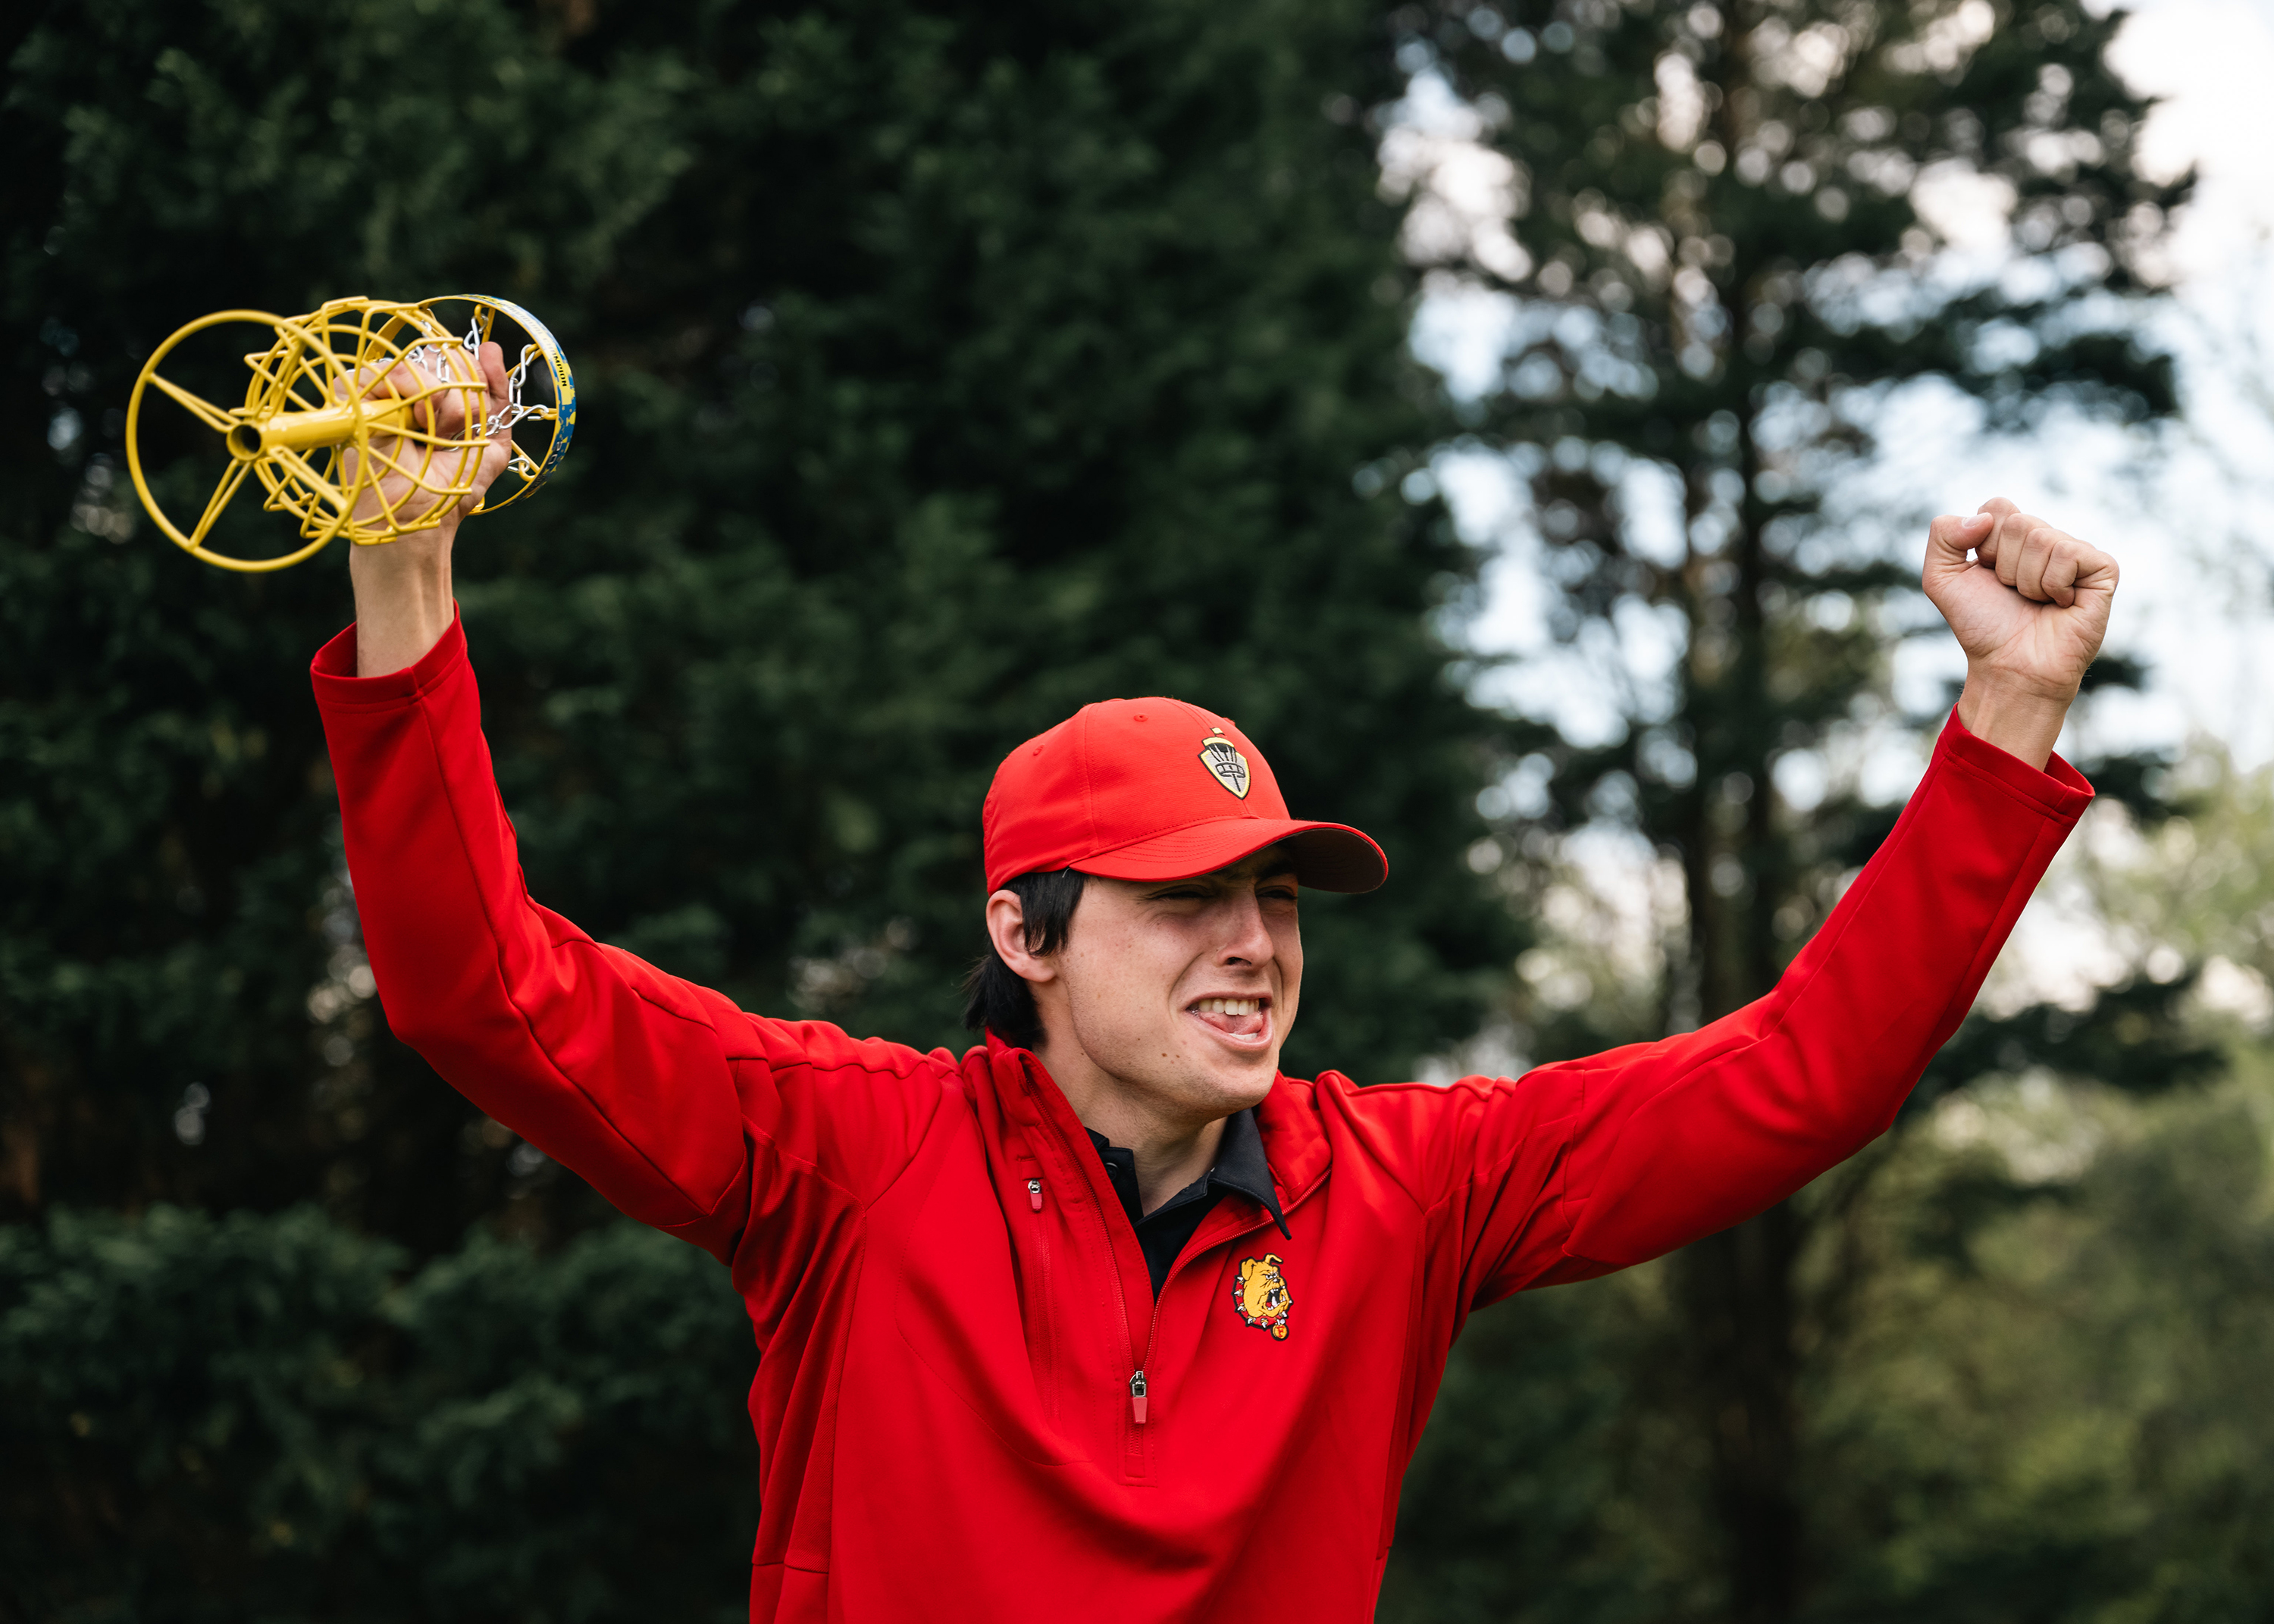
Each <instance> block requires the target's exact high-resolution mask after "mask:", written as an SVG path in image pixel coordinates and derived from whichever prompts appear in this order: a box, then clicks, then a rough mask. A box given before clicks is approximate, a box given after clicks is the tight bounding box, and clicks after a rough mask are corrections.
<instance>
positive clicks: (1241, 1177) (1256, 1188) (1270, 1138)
mask: <svg viewBox="0 0 2274 1624" xmlns="http://www.w3.org/2000/svg"><path fill="white" fill-rule="evenodd" d="M985 1053H986V1061H987V1064H986V1066H985V1068H984V1070H985V1071H986V1073H987V1076H988V1079H989V1080H990V1082H992V1083H993V1085H994V1087H995V1094H996V1098H997V1099H998V1101H1001V1103H1002V1108H1003V1109H1004V1110H1005V1112H1006V1114H1008V1115H1009V1116H1012V1117H1013V1118H1015V1119H1017V1120H1019V1121H1020V1122H1023V1123H1027V1124H1030V1125H1032V1126H1035V1127H1039V1126H1041V1125H1042V1116H1043V1114H1044V1113H1047V1114H1049V1115H1051V1116H1061V1117H1062V1119H1063V1120H1062V1124H1061V1125H1062V1126H1063V1127H1065V1129H1067V1130H1069V1131H1071V1132H1074V1133H1076V1134H1077V1135H1081V1136H1086V1135H1087V1134H1088V1129H1087V1128H1086V1127H1084V1126H1083V1125H1082V1124H1081V1121H1080V1119H1079V1118H1077V1117H1076V1116H1074V1114H1073V1107H1072V1106H1071V1105H1069V1104H1068V1103H1067V1102H1066V1097H1065V1094H1063V1093H1061V1092H1060V1091H1059V1089H1058V1083H1057V1082H1056V1081H1055V1080H1054V1079H1052V1078H1051V1076H1050V1071H1049V1068H1047V1067H1046V1066H1044V1065H1043V1063H1042V1060H1041V1058H1040V1057H1039V1056H1036V1055H1035V1054H1034V1053H1033V1051H1031V1050H1029V1049H1017V1048H1013V1046H1012V1045H1010V1044H1008V1043H1005V1041H1003V1040H1002V1039H1000V1038H998V1037H997V1036H996V1035H995V1034H993V1033H991V1032H990V1033H989V1034H987V1045H986V1051H985ZM979 1056H980V1051H979V1050H978V1049H973V1050H972V1051H971V1053H970V1056H969V1058H970V1059H973V1060H976V1059H978V1058H979ZM967 1069H968V1070H978V1069H979V1068H975V1067H971V1068H967ZM1028 1079H1033V1084H1034V1086H1033V1087H1032V1088H1031V1089H1030V1088H1028V1086H1027V1085H1028ZM1224 1128H1225V1132H1224V1146H1223V1147H1222V1148H1220V1149H1219V1150H1218V1151H1217V1152H1216V1176H1217V1179H1218V1182H1220V1183H1224V1184H1230V1185H1231V1187H1232V1188H1234V1189H1236V1190H1239V1192H1241V1193H1242V1194H1244V1195H1247V1196H1250V1197H1252V1198H1254V1200H1255V1201H1256V1203H1257V1204H1258V1205H1259V1206H1261V1207H1262V1208H1263V1209H1264V1210H1265V1211H1266V1212H1268V1213H1269V1214H1271V1216H1272V1219H1273V1221H1274V1222H1276V1223H1277V1224H1278V1225H1279V1227H1280V1228H1281V1229H1282V1230H1284V1229H1285V1228H1286V1225H1287V1219H1286V1213H1287V1211H1288V1209H1289V1208H1291V1207H1294V1206H1296V1205H1297V1204H1298V1203H1299V1202H1300V1201H1302V1200H1304V1199H1306V1198H1307V1197H1308V1196H1309V1195H1310V1194H1311V1192H1313V1191H1314V1190H1315V1189H1316V1188H1317V1187H1318V1186H1319V1184H1321V1183H1322V1182H1323V1181H1324V1180H1325V1178H1326V1176H1327V1169H1328V1167H1329V1163H1330V1162H1332V1161H1333V1155H1332V1153H1331V1152H1330V1151H1329V1148H1328V1144H1327V1136H1326V1134H1325V1132H1323V1131H1322V1130H1321V1127H1320V1125H1319V1117H1318V1112H1317V1111H1316V1109H1314V1106H1313V1104H1312V1085H1311V1084H1309V1083H1307V1082H1299V1081H1298V1080H1296V1079H1292V1078H1290V1077H1288V1076H1287V1075H1286V1074H1285V1073H1284V1072H1282V1073H1280V1074H1279V1075H1278V1076H1276V1077H1275V1078H1273V1079H1271V1092H1270V1093H1269V1094H1267V1095H1265V1096H1264V1099H1263V1102H1262V1103H1261V1105H1258V1106H1256V1107H1255V1108H1254V1109H1252V1110H1246V1111H1241V1112H1239V1113H1238V1114H1237V1115H1235V1116H1231V1117H1229V1118H1227V1119H1226V1121H1225V1124H1224ZM1081 1142H1082V1140H1081V1138H1079V1137H1078V1138H1077V1139H1075V1143H1077V1144H1079V1143H1081ZM1235 1155H1237V1158H1238V1161H1237V1164H1236V1165H1235V1164H1234V1157H1235ZM1266 1192H1269V1193H1268V1194H1267V1193H1266Z"/></svg>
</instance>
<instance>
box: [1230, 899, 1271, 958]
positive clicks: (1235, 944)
mask: <svg viewBox="0 0 2274 1624" xmlns="http://www.w3.org/2000/svg"><path fill="white" fill-rule="evenodd" d="M1273 951H1274V949H1273V946H1272V942H1271V930H1270V928H1269V926H1268V925H1266V924H1265V923H1264V922H1263V904H1262V903H1261V901H1260V900H1259V899H1258V898H1257V897H1256V895H1255V893H1254V891H1246V892H1243V893H1242V894H1240V895H1239V896H1235V897H1230V898H1226V899H1225V901H1224V937H1223V940H1222V944H1221V945H1219V946H1218V947H1217V949H1216V959H1217V961H1218V962H1219V963H1222V964H1250V965H1261V964H1269V962H1270V961H1271V956H1272V953H1273Z"/></svg>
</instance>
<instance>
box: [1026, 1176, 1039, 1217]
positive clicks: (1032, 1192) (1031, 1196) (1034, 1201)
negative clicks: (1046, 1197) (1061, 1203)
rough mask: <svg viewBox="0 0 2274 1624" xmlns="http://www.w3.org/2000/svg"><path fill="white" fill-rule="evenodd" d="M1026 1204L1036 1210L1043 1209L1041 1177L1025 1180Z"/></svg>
mask: <svg viewBox="0 0 2274 1624" xmlns="http://www.w3.org/2000/svg"><path fill="white" fill-rule="evenodd" d="M1027 1205H1028V1206H1029V1207H1033V1208H1034V1209H1035V1211H1036V1212H1041V1211H1042V1210H1043V1181H1042V1180H1041V1179H1039V1178H1030V1179H1028V1181H1027Z"/></svg>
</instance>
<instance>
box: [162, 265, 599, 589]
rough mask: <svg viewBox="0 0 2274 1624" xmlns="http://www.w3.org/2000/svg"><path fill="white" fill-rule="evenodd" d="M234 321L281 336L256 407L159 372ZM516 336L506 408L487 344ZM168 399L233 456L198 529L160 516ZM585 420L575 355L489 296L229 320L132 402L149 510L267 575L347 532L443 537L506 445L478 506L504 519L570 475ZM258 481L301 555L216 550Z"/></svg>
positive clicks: (204, 554) (191, 538) (212, 321)
mask: <svg viewBox="0 0 2274 1624" xmlns="http://www.w3.org/2000/svg"><path fill="white" fill-rule="evenodd" d="M232 323H235V324H242V325H246V326H251V327H257V328H260V329H263V330H264V331H265V333H266V335H267V345H266V348H264V349H260V350H252V351H251V352H250V353H248V354H246V355H245V357H244V360H245V365H246V366H247V367H248V368H249V369H250V370H251V372H252V377H251V380H249V381H248V382H247V384H246V386H245V399H244V401H243V402H241V403H240V404H237V405H235V406H227V407H224V406H219V405H215V404H214V403H213V402H210V401H207V400H205V399H203V398H201V397H200V395H196V394H195V393H193V392H192V391H191V390H190V389H188V388H185V387H183V386H182V385H181V384H179V383H177V382H176V381H174V380H172V379H170V378H169V377H167V376H166V375H165V374H164V373H163V372H161V371H160V370H159V368H160V365H161V364H162V363H163V362H165V361H166V360H167V359H168V358H169V357H172V356H175V355H176V354H177V351H179V350H180V348H181V346H182V345H183V343H184V341H186V340H189V339H192V337H193V336H194V335H198V334H200V333H205V332H208V331H211V330H215V329H221V328H225V327H228V326H230V324H232ZM516 333H517V334H518V335H519V336H520V338H521V341H522V342H521V348H520V354H519V358H518V359H517V360H516V361H515V362H514V363H513V364H512V365H511V366H510V367H509V368H508V373H507V394H506V397H505V398H504V399H503V400H502V401H499V402H493V400H492V397H491V393H490V389H489V386H488V384H487V383H486V381H485V380H484V377H483V374H482V371H481V366H480V352H481V348H482V345H483V344H485V343H486V342H501V343H502V342H507V341H508V340H509V339H510V338H511V337H512V336H513V335H515V334H516ZM493 335H495V337H494V338H493ZM508 353H510V350H509V349H508ZM532 369H534V371H535V376H534V377H533V378H532V376H531V372H532ZM152 391H155V392H156V393H157V394H159V395H163V396H164V397H166V398H167V399H168V400H170V401H172V402H174V403H175V404H176V405H177V406H178V407H180V408H181V409H182V410H184V411H186V412H187V413H189V415H190V416H191V417H192V418H194V419H195V420H196V421H197V423H198V424H200V425H202V426H204V427H205V428H207V429H208V430H210V431H212V432H213V433H214V434H215V436H217V437H218V438H219V440H220V449H221V450H222V452H223V453H225V455H226V458H227V461H226V464H225V466H224V467H223V469H222V473H221V477H220V480H219V482H218V483H217V484H216V485H215V486H214V487H213V491H212V493H211V495H209V496H208V497H207V499H206V503H205V507H204V509H203V511H202V512H200V514H199V515H198V517H197V520H196V522H195V523H192V525H191V526H190V527H189V529H187V530H184V529H183V528H181V526H179V525H178V524H177V523H175V522H174V521H173V519H171V518H170V517H169V516H168V515H167V514H166V512H165V511H164V509H163V508H162V507H161V506H160V504H159V501H158V499H157V497H156V495H155V494H154V492H152V490H151V488H150V482H149V479H148V478H147V476H146V472H145V470H144V466H143V456H142V436H143V433H144V431H145V427H146V425H145V423H144V419H143V406H144V403H145V402H146V401H147V399H148V397H149V395H150V393H151V392H152ZM524 395H529V396H533V397H534V398H527V399H525V398H524ZM575 432H576V379H575V376H574V375H573V374H572V373H571V372H570V371H569V362H568V358H567V357H565V356H564V355H562V353H561V345H560V343H559V342H558V341H557V340H555V339H554V338H553V335H552V333H551V332H550V331H549V330H547V329H546V327H545V325H544V323H542V322H540V321H539V320H537V318H536V317H534V316H532V315H531V314H530V313H529V312H527V311H525V310H523V309H522V308H521V306H519V305H515V304H512V303H510V302H509V301H508V300H505V299H499V298H493V297H488V296H486V295H478V294H454V295H448V296H445V297H441V298H434V299H425V300H420V301H418V302H417V303H401V302H396V301H391V300H387V299H368V298H343V299H334V300H332V301H331V302H330V303H328V304H327V305H324V306H323V307H322V308H321V309H320V310H317V311H314V312H311V313H310V314H308V315H305V316H275V315H271V314H269V313H268V312H265V311H253V310H225V311H220V312H215V314H213V315H210V316H201V317H200V318H199V319H198V320H195V321H192V322H190V323H189V324H188V325H186V326H185V327H182V328H181V329H180V330H178V331H177V332H176V333H175V334H174V335H172V336H170V337H169V338H168V339H167V340H166V342H164V343H162V344H161V345H159V346H158V348H157V350H156V351H155V352H154V354H153V355H152V356H151V357H150V358H149V360H148V361H147V362H146V363H144V365H143V367H142V372H141V375H140V376H139V377H138V378H136V379H135V380H134V390H133V393H132V395H130V396H129V397H128V398H127V402H126V467H127V471H128V472H129V474H131V475H132V478H133V481H134V490H135V493H136V494H137V495H138V496H139V497H140V498H141V499H142V506H143V507H144V508H147V510H148V512H149V514H150V516H151V518H152V519H153V520H154V521H155V522H156V523H157V526H158V528H159V529H160V530H162V531H163V532H165V534H166V535H167V537H168V538H170V539H171V540H172V541H173V543H174V544H175V545H177V546H178V547H180V548H181V549H182V550H183V551H184V552H185V553H189V554H190V555H191V556H192V557H194V558H200V559H203V560H205V561H206V562H207V563H208V564H215V565H218V566H219V567H220V568H223V569H234V570H242V571H248V572H257V571H262V570H271V569H282V568H285V567H287V566H288V565H292V564H297V563H298V562H300V561H301V560H303V559H305V558H308V557H311V556H312V555H313V554H314V553H317V552H319V551H320V550H321V549H322V548H323V546H324V545H325V544H327V543H328V542H329V541H331V540H332V539H333V538H335V537H337V536H345V537H346V538H348V539H349V540H350V541H351V542H353V543H355V544H356V545H358V546H371V545H379V544H381V543H385V542H390V541H394V540H396V539H397V538H401V537H403V536H407V535H410V534H412V533H414V532H416V531H418V530H433V529H434V528H436V527H437V526H439V525H440V523H442V521H443V519H444V517H445V516H446V515H448V514H449V513H451V512H452V511H453V510H455V509H457V508H462V507H463V504H464V503H465V501H466V500H467V499H468V498H469V497H470V496H471V495H472V493H473V487H474V485H475V482H476V478H477V477H478V474H479V473H480V471H481V467H482V458H483V455H484V454H485V452H486V451H487V450H488V449H489V447H490V446H491V444H492V443H493V441H494V442H496V443H500V444H503V445H505V446H507V447H508V462H507V465H506V470H505V472H504V473H503V474H502V475H501V476H500V477H499V479H498V480H497V482H496V484H494V485H492V486H491V487H490V489H489V491H488V492H487V493H486V495H485V496H484V497H483V499H482V500H481V503H480V505H479V506H478V507H477V508H474V509H473V510H472V511H474V512H477V513H490V512H494V511H495V510H496V509H498V508H502V507H505V506H506V505H507V504H508V503H510V502H514V501H517V500H520V499H521V498H522V497H524V496H526V495H528V494H529V493H530V492H532V491H534V490H536V489H537V487H538V485H542V484H543V483H544V482H545V480H546V477H548V476H550V475H551V474H552V473H553V470H555V469H557V468H558V467H559V466H560V465H561V458H562V457H563V456H565V455H567V453H568V450H569V440H570V439H571V437H572V436H573V435H574V434H575ZM248 478H249V479H252V480H255V481H258V482H259V484H260V486H261V488H262V489H263V490H264V491H266V492H267V500H266V501H265V502H264V503H263V504H262V505H263V506H264V507H265V508H267V509H268V510H270V511H273V512H279V513H287V514H290V515H292V516H293V518H295V519H296V520H297V521H298V523H299V533H300V540H301V544H302V545H300V546H299V547H298V548H297V550H295V551H292V552H290V553H282V554H279V555H277V556H275V557H273V558H257V559H248V558H238V557H235V556H233V555H230V554H228V553H217V552H215V551H214V550H213V549H212V548H210V547H209V546H207V541H208V540H209V539H210V538H212V536H213V531H214V525H215V521H217V520H218V519H219V518H220V517H221V515H222V512H223V511H224V510H225V509H226V508H228V507H229V506H230V502H231V501H232V500H234V499H235V498H236V497H237V493H238V492H239V491H241V490H242V489H243V488H244V486H245V483H246V481H247V480H248Z"/></svg>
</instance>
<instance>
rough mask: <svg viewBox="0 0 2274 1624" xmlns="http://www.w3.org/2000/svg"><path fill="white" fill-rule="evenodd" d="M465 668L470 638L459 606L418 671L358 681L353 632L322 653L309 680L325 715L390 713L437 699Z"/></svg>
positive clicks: (409, 669) (312, 665) (349, 630)
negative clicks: (421, 698)
mask: <svg viewBox="0 0 2274 1624" xmlns="http://www.w3.org/2000/svg"><path fill="white" fill-rule="evenodd" d="M465 663H466V632H465V628H464V627H463V626H462V625H461V624H460V623H459V617H458V611H457V608H456V605H452V607H451V610H450V626H449V629H448V630H447V631H445V632H444V633H443V634H442V635H441V636H440V637H439V638H437V639H436V640H435V643H434V646H433V648H431V649H429V650H426V652H425V653H424V654H422V655H420V656H419V657H418V663H417V664H415V665H406V666H404V667H403V669H402V670H401V671H390V672H388V673H387V674H386V675H385V676H381V677H359V676H358V675H356V673H355V668H356V628H354V627H353V626H350V627H349V628H347V629H346V630H345V631H343V632H342V633H341V634H340V635H338V636H336V637H335V638H333V639H332V640H331V641H330V642H329V643H326V644H325V645H324V646H323V647H322V648H320V649H319V650H316V658H314V659H313V660H312V661H311V662H309V665H308V677H309V680H310V681H312V682H313V683H314V684H315V688H316V703H317V704H318V705H320V706H321V707H322V708H323V709H324V710H327V711H387V710H392V709H394V708H395V706H398V705H403V704H407V703H410V701H412V700H414V699H417V698H418V696H419V695H422V694H427V693H432V692H433V690H434V689H435V688H439V687H440V686H441V684H442V683H443V681H444V680H446V679H448V677H449V676H450V674H451V673H453V672H455V671H456V670H457V668H458V667H459V666H461V665H464V664H465Z"/></svg>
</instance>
